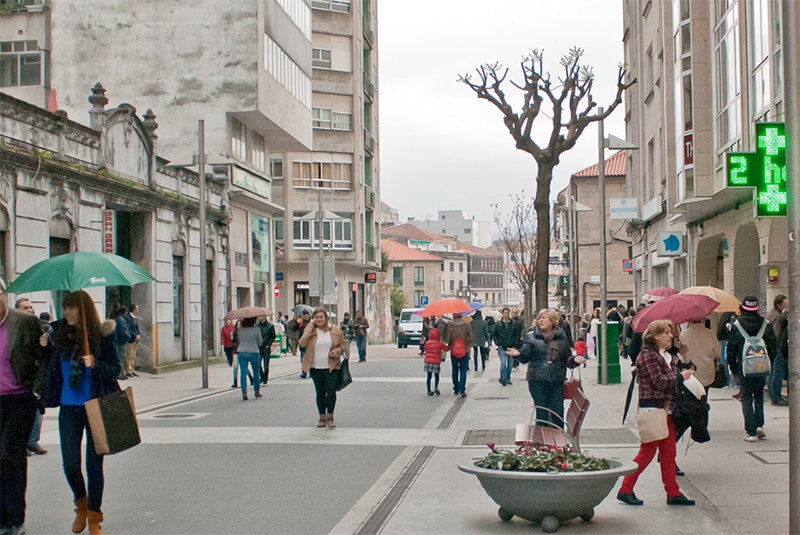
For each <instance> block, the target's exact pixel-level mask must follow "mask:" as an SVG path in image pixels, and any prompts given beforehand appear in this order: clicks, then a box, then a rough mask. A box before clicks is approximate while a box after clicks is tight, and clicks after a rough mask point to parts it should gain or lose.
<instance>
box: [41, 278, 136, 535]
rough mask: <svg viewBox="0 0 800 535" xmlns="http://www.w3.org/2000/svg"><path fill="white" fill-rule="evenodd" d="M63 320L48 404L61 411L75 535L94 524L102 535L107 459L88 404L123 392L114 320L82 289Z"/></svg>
mask: <svg viewBox="0 0 800 535" xmlns="http://www.w3.org/2000/svg"><path fill="white" fill-rule="evenodd" d="M62 308H63V319H61V320H59V321H57V322H56V323H55V325H54V329H53V338H52V341H51V344H50V346H49V349H50V350H51V351H52V358H51V359H50V369H49V374H48V380H47V389H46V391H45V396H44V401H45V406H47V407H59V406H60V407H61V408H60V410H59V414H58V432H59V436H60V438H61V460H62V464H63V467H64V475H66V477H67V483H68V484H69V486H70V489H72V494H73V497H74V500H75V512H76V515H75V521H74V522H73V523H72V532H73V533H80V532H81V531H83V530H84V529H85V528H86V523H87V521H88V523H89V532H90V533H91V535H102V533H103V532H102V530H101V527H100V523H101V522H102V521H103V513H102V511H101V508H100V506H101V505H102V501H103V484H104V480H103V457H102V456H100V455H98V454H97V452H96V451H95V449H94V441H93V440H92V433H91V430H90V429H89V421H88V419H87V417H86V410H85V409H84V406H83V404H84V403H86V402H87V401H89V400H90V399H93V398H97V397H100V396H101V395H103V394H104V393H108V394H110V393H112V392H115V391H117V390H118V389H119V385H118V384H117V381H116V377H117V376H118V375H119V373H120V369H121V367H120V361H119V356H118V354H117V347H116V344H115V337H114V328H115V324H114V321H113V320H106V321H104V322H102V323H101V322H100V318H99V317H98V315H97V310H96V309H95V306H94V301H93V300H92V298H91V296H90V295H89V294H87V293H86V292H84V291H83V290H79V291H77V292H72V293H69V294H67V295H66V296H65V297H64V301H63V303H62ZM84 435H85V436H86V475H87V478H88V493H87V487H86V480H85V479H84V476H83V472H82V471H81V444H82V443H83V437H84Z"/></svg>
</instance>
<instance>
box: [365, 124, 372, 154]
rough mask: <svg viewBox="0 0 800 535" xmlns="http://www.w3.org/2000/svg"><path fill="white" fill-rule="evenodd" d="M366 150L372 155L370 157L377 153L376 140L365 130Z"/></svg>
mask: <svg viewBox="0 0 800 535" xmlns="http://www.w3.org/2000/svg"><path fill="white" fill-rule="evenodd" d="M364 150H365V151H367V152H368V153H370V155H372V154H374V153H375V139H374V138H373V137H372V134H370V133H369V130H367V129H366V128H365V129H364Z"/></svg>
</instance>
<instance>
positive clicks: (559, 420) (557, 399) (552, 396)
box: [528, 381, 564, 427]
mask: <svg viewBox="0 0 800 535" xmlns="http://www.w3.org/2000/svg"><path fill="white" fill-rule="evenodd" d="M528 392H530V393H531V397H532V398H533V404H534V405H537V406H538V407H544V408H545V409H550V410H551V411H553V412H554V413H555V415H554V414H553V413H551V412H548V411H546V410H542V409H536V419H537V420H539V422H537V425H542V426H545V427H547V424H546V423H545V422H551V423H552V424H554V425H555V426H556V427H564V383H563V382H551V381H528Z"/></svg>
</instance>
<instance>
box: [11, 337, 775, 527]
mask: <svg viewBox="0 0 800 535" xmlns="http://www.w3.org/2000/svg"><path fill="white" fill-rule="evenodd" d="M493 357H495V358H493V359H492V360H491V361H490V363H489V365H490V366H489V369H487V371H486V372H483V373H478V374H477V375H476V374H475V373H473V372H471V373H470V377H469V379H468V392H469V394H470V395H469V397H468V398H467V399H466V400H462V399H461V398H455V397H453V396H452V395H450V393H451V384H450V381H449V368H450V363H449V362H447V363H445V365H444V366H443V372H444V373H443V376H442V384H441V386H440V390H441V391H442V396H441V397H428V396H426V395H425V385H424V374H423V373H422V360H421V359H419V358H417V357H416V355H415V352H414V351H413V350H412V349H406V350H398V349H397V348H395V347H392V346H379V347H375V348H371V349H370V351H369V357H368V358H369V359H370V360H369V361H368V362H367V363H365V364H357V363H355V362H354V363H353V365H352V370H353V376H354V379H355V382H354V384H353V385H351V386H350V387H348V388H347V389H346V390H345V391H344V392H342V393H341V394H340V396H339V402H338V404H337V410H336V422H337V424H338V428H337V429H336V430H333V431H331V430H328V429H316V428H315V424H316V421H317V415H316V409H315V406H314V393H313V387H312V383H311V381H310V380H301V379H299V378H298V376H297V373H298V371H299V370H298V368H299V365H298V362H297V359H293V358H291V357H290V358H284V359H277V360H273V361H272V379H271V380H270V384H269V386H268V387H267V388H266V389H265V390H264V398H263V399H260V400H253V399H252V395H251V400H250V401H247V402H243V401H242V400H241V395H240V392H239V390H238V389H237V390H232V389H230V384H231V371H230V369H229V368H228V367H227V366H226V365H214V366H212V367H211V369H210V386H211V388H210V389H208V390H202V389H200V388H199V385H200V370H199V368H195V369H187V370H180V371H175V372H169V373H165V374H162V375H158V376H150V375H144V374H143V375H142V377H140V378H137V379H133V380H131V381H128V384H130V385H132V386H133V387H134V391H135V393H136V401H137V409H138V411H139V413H140V415H139V418H140V426H141V432H142V439H143V444H142V445H141V446H139V447H137V448H134V449H133V450H130V451H128V452H124V453H122V454H119V455H116V456H112V457H109V458H107V459H106V464H105V467H106V489H105V503H104V506H103V509H104V512H105V516H106V521H105V522H104V524H103V527H104V530H105V532H106V533H109V534H115V533H116V534H122V533H124V534H150V533H152V534H217V533H241V534H250V533H286V534H294V533H297V534H305V533H331V532H332V533H342V534H349V533H376V532H379V531H380V532H382V533H386V534H406V533H407V534H411V533H415V534H417V533H442V534H447V533H460V534H463V533H504V534H505V533H509V534H510V533H523V532H524V533H529V532H531V530H532V529H533V530H534V532H538V528H535V527H534V526H532V525H531V524H530V523H529V522H526V521H523V520H520V519H518V518H515V519H514V520H513V521H512V522H510V523H503V522H501V521H500V520H499V518H498V517H497V506H496V505H495V504H494V503H493V502H492V501H491V500H490V499H489V498H488V497H487V496H486V494H485V493H484V492H483V490H482V488H481V487H480V485H479V484H478V481H477V479H475V478H474V477H473V476H471V475H468V474H464V473H462V472H460V471H458V470H457V468H456V466H457V465H458V464H459V463H468V462H470V461H471V459H473V458H475V457H478V456H482V455H483V454H484V453H485V451H486V448H485V446H484V445H483V444H484V442H486V440H487V439H492V440H494V441H497V442H498V443H509V442H510V441H513V432H512V429H513V428H514V425H515V424H516V423H517V422H520V421H524V420H526V419H527V418H528V417H529V411H530V407H531V400H530V397H529V395H528V393H527V388H526V384H525V381H524V372H522V371H521V372H518V373H515V374H514V375H513V376H512V380H513V381H514V384H513V385H512V386H510V387H502V386H500V385H499V384H498V383H497V378H498V361H497V359H496V355H494V354H493ZM626 367H627V363H623V368H626ZM625 373H626V376H625V378H624V379H623V384H620V385H610V386H605V387H602V386H597V384H596V368H595V367H594V363H592V364H591V365H590V367H589V368H588V369H587V370H586V371H585V372H584V376H583V382H584V387H585V389H586V391H587V394H588V396H589V398H590V399H591V401H592V405H591V407H590V409H589V412H588V415H587V421H586V423H585V425H584V435H583V438H582V443H583V444H584V447H585V449H587V450H589V451H590V452H591V453H593V454H596V455H602V456H605V457H612V458H619V459H625V460H630V459H631V458H632V457H633V455H634V454H635V452H636V448H637V445H638V442H637V439H636V435H635V430H632V428H631V427H630V422H629V423H628V425H626V426H625V427H624V428H620V427H619V423H620V416H621V409H622V403H623V396H624V391H625V388H626V386H627V385H626V384H625V382H626V381H627V370H625ZM733 392H734V391H733V390H729V389H723V390H712V395H711V398H712V410H711V426H710V429H711V434H712V437H713V438H712V441H711V442H710V443H708V444H695V445H692V446H691V447H690V448H689V449H688V452H687V451H686V444H685V442H682V443H681V444H679V446H678V450H679V453H678V464H679V465H680V466H681V468H683V469H684V470H685V471H686V473H687V477H684V478H679V483H680V485H681V488H682V490H683V491H684V492H685V493H686V494H687V495H688V496H690V497H692V498H695V499H696V500H697V503H698V505H697V507H694V508H668V507H667V506H666V504H665V500H664V491H663V488H662V487H661V484H660V478H659V474H658V469H657V466H655V464H654V466H653V467H650V468H648V470H647V471H646V472H645V474H644V475H643V476H642V477H641V478H640V480H639V484H638V485H637V489H636V492H637V495H639V497H641V498H642V499H644V500H645V506H644V507H640V508H633V507H629V506H625V505H623V504H620V503H618V502H617V501H616V500H615V499H613V496H614V494H615V493H616V488H615V490H614V491H613V492H612V495H611V496H610V497H609V498H608V499H606V500H605V501H604V502H603V503H602V504H601V505H600V506H599V507H598V508H597V510H596V516H595V518H594V520H593V521H592V522H591V523H584V522H582V521H580V520H575V521H572V522H569V523H567V524H565V525H563V526H562V528H561V532H563V533H609V534H610V533H785V532H787V531H788V465H787V462H788V453H787V451H788V437H787V426H788V411H787V409H786V408H784V407H771V406H768V407H767V409H766V410H767V424H766V426H765V429H766V431H767V433H768V439H767V440H765V441H761V442H758V443H754V444H749V443H745V442H743V440H742V438H743V435H744V432H743V430H742V417H741V412H740V406H739V404H738V403H737V402H736V401H735V400H733V399H731V398H730V395H731V394H732V393H733ZM56 418H57V412H56V411H49V412H48V414H47V416H46V418H45V424H44V430H43V437H42V445H43V446H44V447H46V448H47V449H49V450H50V453H49V454H48V455H45V456H43V457H34V458H31V460H30V464H29V490H28V520H27V526H28V528H29V533H31V534H40V533H43V534H50V533H54V534H55V533H66V532H68V529H69V525H70V523H71V518H72V509H71V503H70V502H71V497H70V495H69V492H68V490H67V485H66V482H65V480H64V476H63V474H62V472H61V467H60V457H59V455H60V454H59V449H58V435H57V421H56ZM629 419H630V418H629Z"/></svg>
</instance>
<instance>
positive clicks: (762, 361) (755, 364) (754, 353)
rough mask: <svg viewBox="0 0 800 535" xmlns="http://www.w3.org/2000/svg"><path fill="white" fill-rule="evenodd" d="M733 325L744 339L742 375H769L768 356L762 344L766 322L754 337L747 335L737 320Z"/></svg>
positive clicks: (765, 347)
mask: <svg viewBox="0 0 800 535" xmlns="http://www.w3.org/2000/svg"><path fill="white" fill-rule="evenodd" d="M733 325H734V326H735V327H736V328H737V329H738V330H739V334H741V335H742V338H744V345H743V346H742V375H743V376H745V377H766V376H767V375H769V369H770V364H769V355H768V354H767V346H766V345H765V344H764V332H765V331H766V330H767V322H766V320H765V321H764V323H763V324H762V325H761V328H760V329H759V330H758V332H757V333H756V334H755V336H750V335H749V334H747V331H745V330H744V328H743V327H742V324H741V323H739V320H736V321H734V322H733Z"/></svg>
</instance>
